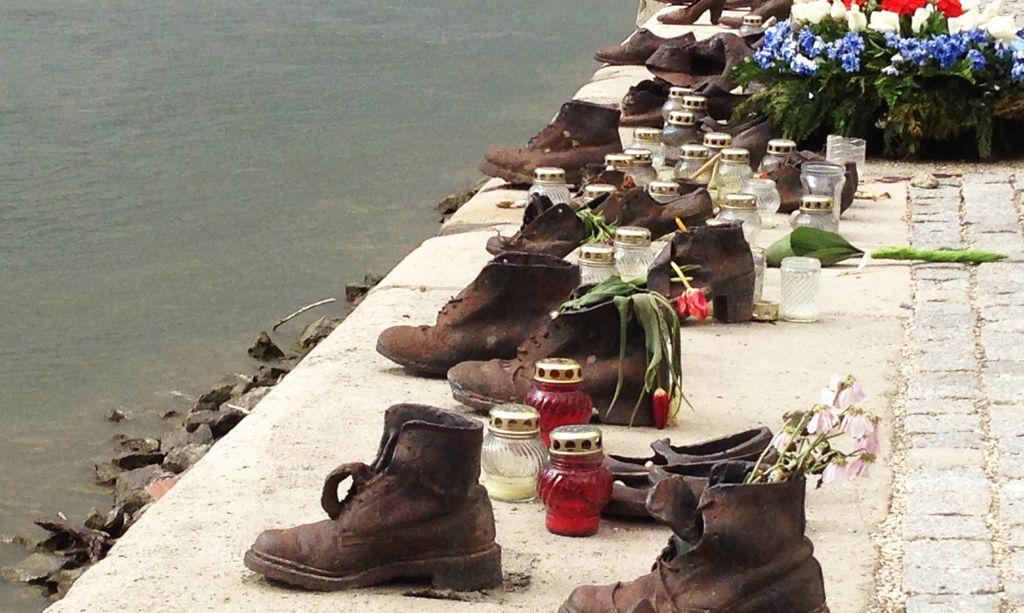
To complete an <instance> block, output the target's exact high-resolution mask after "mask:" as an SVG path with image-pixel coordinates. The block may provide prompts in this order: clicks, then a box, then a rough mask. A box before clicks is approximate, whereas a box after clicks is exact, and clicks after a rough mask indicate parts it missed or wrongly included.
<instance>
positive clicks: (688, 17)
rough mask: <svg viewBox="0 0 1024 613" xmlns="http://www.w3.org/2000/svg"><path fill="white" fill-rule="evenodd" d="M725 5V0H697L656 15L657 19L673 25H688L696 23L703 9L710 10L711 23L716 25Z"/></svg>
mask: <svg viewBox="0 0 1024 613" xmlns="http://www.w3.org/2000/svg"><path fill="white" fill-rule="evenodd" d="M725 5H726V0H697V1H696V2H693V3H692V4H690V6H687V7H685V8H679V9H676V10H674V11H671V12H669V13H665V14H663V15H658V21H660V22H661V23H664V24H668V25H673V26H689V25H693V24H695V23H697V20H698V19H700V16H701V15H703V14H704V11H710V12H711V23H712V24H716V25H717V24H718V22H719V20H720V19H721V18H722V11H723V10H725Z"/></svg>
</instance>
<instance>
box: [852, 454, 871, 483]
mask: <svg viewBox="0 0 1024 613" xmlns="http://www.w3.org/2000/svg"><path fill="white" fill-rule="evenodd" d="M874 462H875V456H873V455H870V454H861V455H859V456H857V457H856V458H854V460H853V461H852V462H850V467H849V469H848V471H847V472H848V473H849V476H850V477H851V478H853V477H867V476H868V467H869V466H871V465H872V464H873V463H874Z"/></svg>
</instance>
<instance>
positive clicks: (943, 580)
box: [903, 567, 999, 594]
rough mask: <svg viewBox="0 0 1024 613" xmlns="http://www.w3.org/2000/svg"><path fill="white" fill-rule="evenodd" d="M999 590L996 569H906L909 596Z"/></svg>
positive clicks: (904, 582) (905, 577) (905, 591)
mask: <svg viewBox="0 0 1024 613" xmlns="http://www.w3.org/2000/svg"><path fill="white" fill-rule="evenodd" d="M998 590H999V574H998V573H997V572H996V569H995V568H992V567H984V568H964V569H941V568H906V569H904V572H903V591H904V593H907V594H992V593H995V592H997V591H998Z"/></svg>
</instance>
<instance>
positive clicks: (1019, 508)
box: [999, 479, 1024, 526]
mask: <svg viewBox="0 0 1024 613" xmlns="http://www.w3.org/2000/svg"><path fill="white" fill-rule="evenodd" d="M999 521H1001V522H1002V523H1003V524H1004V525H1006V526H1024V479H1013V480H1010V481H1007V482H1006V483H1004V484H1003V486H1002V488H1000V490H999Z"/></svg>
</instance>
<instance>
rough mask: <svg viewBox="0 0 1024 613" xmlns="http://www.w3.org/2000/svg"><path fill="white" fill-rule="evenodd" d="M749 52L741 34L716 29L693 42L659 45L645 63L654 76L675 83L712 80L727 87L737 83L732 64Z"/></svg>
mask: <svg viewBox="0 0 1024 613" xmlns="http://www.w3.org/2000/svg"><path fill="white" fill-rule="evenodd" d="M701 1H704V0H701ZM753 54H754V51H753V50H752V49H751V48H750V47H748V46H747V43H746V42H744V41H743V39H742V38H740V37H739V36H737V35H735V34H733V33H731V32H720V33H718V34H715V35H714V36H712V37H711V38H705V39H703V40H699V41H696V42H693V43H682V44H666V45H662V46H661V47H659V48H658V50H657V51H656V52H654V54H653V55H651V57H650V59H648V60H647V64H646V66H647V69H648V70H649V71H651V72H652V73H654V74H655V75H656V76H657V77H658V78H660V79H663V80H665V81H668V82H669V83H671V84H672V85H675V86H678V87H693V86H696V85H699V84H701V83H712V84H715V85H717V86H718V87H720V88H722V89H724V90H726V91H728V90H732V89H734V88H735V87H736V85H737V84H736V82H735V81H734V80H733V78H732V71H733V68H735V67H736V66H739V65H740V64H741V63H742V62H743V61H744V60H746V59H747V58H749V57H752V56H753Z"/></svg>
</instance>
